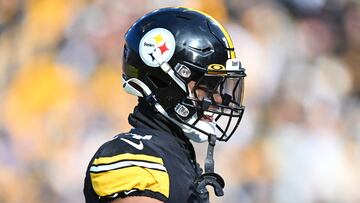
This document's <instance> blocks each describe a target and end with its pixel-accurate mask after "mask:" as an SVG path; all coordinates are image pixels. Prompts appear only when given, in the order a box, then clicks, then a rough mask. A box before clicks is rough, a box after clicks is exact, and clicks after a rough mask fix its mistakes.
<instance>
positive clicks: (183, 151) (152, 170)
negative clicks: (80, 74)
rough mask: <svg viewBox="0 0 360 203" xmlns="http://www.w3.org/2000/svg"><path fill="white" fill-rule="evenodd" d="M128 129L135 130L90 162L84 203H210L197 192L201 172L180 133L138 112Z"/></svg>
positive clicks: (106, 145)
mask: <svg viewBox="0 0 360 203" xmlns="http://www.w3.org/2000/svg"><path fill="white" fill-rule="evenodd" d="M134 114H135V113H134ZM139 114H140V115H141V117H139ZM139 119H141V120H139ZM144 120H147V121H146V122H144ZM130 123H131V124H132V125H134V126H135V128H134V129H132V130H131V131H130V132H128V133H123V134H119V135H117V136H116V137H115V138H114V139H112V140H111V141H109V142H107V143H105V144H103V145H102V146H101V147H100V148H99V150H98V151H97V152H96V153H95V155H94V157H93V158H92V160H91V162H90V164H89V166H88V169H87V173H86V178H85V186H84V194H85V199H86V202H87V203H98V202H109V201H110V200H113V199H115V198H122V197H126V196H148V197H152V198H155V199H158V200H161V201H163V202H171V203H177V202H179V203H184V202H207V201H208V200H207V198H205V200H204V198H203V200H201V198H200V197H198V195H197V193H196V191H195V185H194V182H195V179H196V178H197V177H198V176H199V175H200V174H201V171H200V169H199V167H198V165H197V163H196V161H195V153H194V150H193V148H192V145H191V143H190V142H189V141H188V140H184V139H181V138H179V137H178V136H176V135H175V134H174V132H175V131H176V129H169V128H167V129H166V128H164V126H167V125H163V123H162V122H160V121H159V120H156V119H155V120H154V118H151V119H149V117H147V118H146V116H144V115H143V114H141V113H139V112H137V113H136V114H135V115H132V116H130ZM159 126H161V127H159ZM164 129H166V130H164ZM169 132H171V133H169Z"/></svg>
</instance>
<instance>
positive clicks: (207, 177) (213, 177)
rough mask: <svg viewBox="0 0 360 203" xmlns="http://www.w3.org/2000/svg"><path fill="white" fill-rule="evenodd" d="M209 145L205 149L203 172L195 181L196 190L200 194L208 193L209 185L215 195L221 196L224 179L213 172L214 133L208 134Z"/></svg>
mask: <svg viewBox="0 0 360 203" xmlns="http://www.w3.org/2000/svg"><path fill="white" fill-rule="evenodd" d="M208 142H209V146H208V150H207V155H206V159H205V173H204V174H202V175H201V176H200V177H198V179H197V180H196V182H195V185H196V191H197V192H198V193H199V194H200V196H205V195H208V191H207V189H206V186H207V185H211V186H212V187H213V188H214V191H215V195H216V196H223V195H224V191H223V188H224V186H225V182H224V179H223V178H222V177H221V176H220V175H218V174H216V173H214V158H213V157H214V147H215V142H216V135H210V136H209V139H208Z"/></svg>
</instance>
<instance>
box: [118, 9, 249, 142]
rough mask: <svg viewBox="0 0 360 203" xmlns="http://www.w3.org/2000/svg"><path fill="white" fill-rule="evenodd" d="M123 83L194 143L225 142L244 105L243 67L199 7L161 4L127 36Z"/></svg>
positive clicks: (223, 35) (223, 32)
mask: <svg viewBox="0 0 360 203" xmlns="http://www.w3.org/2000/svg"><path fill="white" fill-rule="evenodd" d="M122 68H123V75H122V76H123V87H124V88H125V90H126V92H128V93H130V94H133V95H136V96H138V97H141V98H142V99H140V102H142V101H145V102H149V103H150V104H151V106H152V107H153V108H154V109H155V110H156V111H158V112H159V113H161V114H162V115H164V116H165V117H166V118H167V119H169V120H170V121H172V122H173V123H175V124H176V125H177V126H179V127H180V128H181V129H182V130H183V132H184V134H185V135H186V136H187V137H188V138H190V139H191V140H193V141H196V142H204V141H207V140H208V136H209V135H216V137H217V139H218V140H220V141H227V140H228V139H229V138H230V137H231V135H232V134H234V132H235V130H236V128H237V127H238V125H239V123H240V120H241V118H242V115H243V113H244V106H243V105H242V100H243V91H244V77H245V76H246V74H245V69H244V68H243V67H242V66H241V63H240V61H239V60H237V59H236V58H235V51H234V47H233V43H232V41H231V39H230V36H229V34H228V33H227V31H226V30H225V29H224V28H223V26H222V25H221V24H220V23H219V22H217V21H216V20H215V19H213V18H212V17H210V16H209V15H207V14H204V13H202V12H200V11H196V10H193V9H189V8H181V7H176V8H162V9H159V10H155V11H153V12H151V13H149V14H146V15H144V16H143V17H141V18H140V19H139V20H138V21H136V22H135V23H134V24H133V25H132V26H131V27H130V28H129V30H128V31H127V33H126V34H125V45H124V51H123V66H122Z"/></svg>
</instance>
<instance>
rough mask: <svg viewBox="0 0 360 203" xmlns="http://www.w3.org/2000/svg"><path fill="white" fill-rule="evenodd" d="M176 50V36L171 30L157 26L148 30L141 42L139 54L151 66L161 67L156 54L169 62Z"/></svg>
mask: <svg viewBox="0 0 360 203" xmlns="http://www.w3.org/2000/svg"><path fill="white" fill-rule="evenodd" d="M174 52H175V38H174V35H173V34H171V32H170V31H169V30H166V29H164V28H155V29H152V30H150V31H149V32H147V33H146V34H145V35H144V37H143V38H142V39H141V41H140V44H139V54H140V57H141V59H142V60H143V61H144V63H145V64H146V65H148V66H151V67H159V66H160V64H159V62H158V61H157V60H155V57H154V55H155V54H156V56H158V57H159V58H160V60H162V61H165V62H168V61H169V60H170V59H171V57H172V56H173V55H174Z"/></svg>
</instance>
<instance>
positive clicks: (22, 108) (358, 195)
mask: <svg viewBox="0 0 360 203" xmlns="http://www.w3.org/2000/svg"><path fill="white" fill-rule="evenodd" d="M166 6H189V7H193V8H197V9H200V10H202V11H205V12H207V13H209V14H211V15H212V16H214V17H215V18H216V19H219V21H220V22H222V23H223V24H224V26H225V27H226V28H227V29H228V30H229V32H230V35H231V36H232V38H233V41H234V44H235V47H236V49H237V50H236V51H237V56H238V57H239V58H240V60H241V61H242V63H243V65H244V66H245V67H246V68H247V74H248V77H247V78H246V91H245V96H246V97H245V101H244V103H245V105H246V108H247V109H246V113H245V116H244V119H243V122H242V123H241V126H240V128H239V130H238V132H237V134H236V135H234V136H233V138H232V139H230V141H229V142H228V143H218V146H217V148H216V154H215V155H216V162H215V163H216V165H215V166H216V171H217V172H219V173H220V174H222V175H223V177H224V178H225V180H226V184H227V185H226V188H225V197H223V198H220V199H218V200H213V202H226V203H239V202H241V203H271V202H274V203H356V202H360V192H359V188H360V66H359V64H360V2H359V1H358V0H207V1H206V0H193V1H191V0H181V1H175V0H158V1H151V0H146V1H145V0H131V1H125V0H76V1H74V0H0V98H1V99H0V166H1V167H0V188H1V192H0V202H1V203H18V202H27V203H40V202H47V203H62V202H84V200H83V197H82V185H83V178H84V173H85V169H86V166H87V163H88V161H89V160H90V158H91V156H92V155H93V153H94V152H95V150H96V149H97V148H98V146H99V145H100V144H101V143H103V142H104V141H106V140H108V139H111V138H112V136H113V135H116V134H117V133H119V132H122V131H127V130H128V129H129V125H128V124H127V115H128V113H129V112H131V111H132V108H133V106H134V105H135V104H136V98H133V97H132V96H128V95H127V94H126V93H124V91H123V90H122V88H121V49H122V46H123V39H122V38H123V35H124V32H125V31H126V30H127V28H128V27H129V26H130V25H131V23H132V22H134V21H135V20H136V19H137V18H138V17H140V16H142V15H143V14H144V13H147V12H149V11H151V10H154V9H156V8H159V7H166ZM197 147H198V153H199V154H200V156H199V161H200V162H201V161H202V157H203V156H204V153H205V149H206V145H197Z"/></svg>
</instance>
